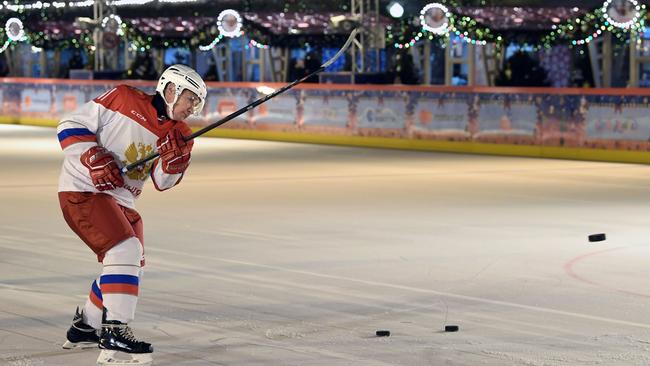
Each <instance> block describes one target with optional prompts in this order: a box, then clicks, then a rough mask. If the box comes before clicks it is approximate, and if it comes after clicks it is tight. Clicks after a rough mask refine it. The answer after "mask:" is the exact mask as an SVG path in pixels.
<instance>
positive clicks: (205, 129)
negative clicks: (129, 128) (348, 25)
mask: <svg viewBox="0 0 650 366" xmlns="http://www.w3.org/2000/svg"><path fill="white" fill-rule="evenodd" d="M358 32H359V31H358V30H357V29H355V30H353V31H352V34H350V36H349V37H348V40H347V41H346V42H345V44H344V45H343V47H341V49H340V50H339V52H338V53H336V55H334V57H332V58H331V59H329V60H328V61H327V62H325V63H324V64H322V65H321V66H320V67H319V68H318V69H316V70H315V71H313V72H311V73H310V74H308V75H305V76H303V77H302V78H300V79H298V80H295V81H293V82H292V83H290V84H288V85H285V86H283V87H282V88H280V89H278V90H276V91H274V92H273V93H271V94H269V95H267V96H265V97H263V98H260V99H258V100H256V101H254V102H253V103H251V104H249V105H247V106H245V107H243V108H241V109H239V110H238V111H235V112H233V113H231V114H229V115H227V116H226V117H224V118H222V119H220V120H218V121H217V122H214V123H212V124H209V125H207V126H205V127H203V128H202V129H200V130H198V131H196V132H194V133H192V134H191V135H189V136H185V137H184V138H183V139H184V140H185V141H190V140H192V139H194V138H196V137H199V136H201V135H203V134H204V133H206V132H208V131H210V130H212V129H214V128H217V127H219V126H221V125H222V124H224V123H226V122H228V121H230V120H232V119H233V118H237V117H238V116H240V115H242V114H244V113H246V112H248V111H250V110H251V109H253V108H255V107H257V106H258V105H260V104H262V103H264V102H266V101H267V100H269V99H271V98H274V97H276V96H278V95H279V94H282V93H284V92H285V91H287V90H289V89H291V88H293V87H294V86H296V85H298V84H300V83H302V82H304V81H305V80H307V79H309V78H310V77H312V76H314V75H316V74H318V73H320V72H322V71H323V70H325V69H326V68H328V67H329V66H330V65H331V64H332V63H333V62H334V61H335V60H336V59H337V58H339V56H341V55H342V54H343V53H344V52H345V50H346V49H347V48H348V47H349V46H350V44H351V43H352V40H353V39H354V37H355V36H356V34H357V33H358ZM158 156H160V154H159V153H157V152H156V153H153V154H151V155H149V156H147V157H145V158H143V159H141V160H138V161H136V162H135V163H131V164H129V165H126V166H124V167H123V168H122V173H126V172H128V171H129V170H132V169H133V168H136V167H138V166H140V165H142V164H144V163H146V162H148V161H151V160H153V159H155V158H157V157H158Z"/></svg>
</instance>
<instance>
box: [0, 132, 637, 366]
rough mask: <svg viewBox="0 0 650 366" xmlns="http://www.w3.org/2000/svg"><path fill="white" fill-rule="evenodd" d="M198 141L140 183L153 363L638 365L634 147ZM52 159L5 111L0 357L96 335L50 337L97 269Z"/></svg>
mask: <svg viewBox="0 0 650 366" xmlns="http://www.w3.org/2000/svg"><path fill="white" fill-rule="evenodd" d="M195 146H196V147H195V149H194V152H193V160H192V166H191V167H190V169H189V171H188V174H187V175H186V177H185V178H184V180H183V182H182V183H181V185H180V186H178V187H176V188H175V189H172V190H171V191H167V192H164V193H159V192H157V191H155V189H154V188H153V186H152V185H151V184H150V183H149V184H147V189H146V190H145V192H144V193H143V195H142V197H141V199H140V200H139V202H138V210H139V212H140V213H141V214H142V216H143V218H144V223H145V247H146V253H147V266H146V267H145V274H144V278H143V280H142V284H141V287H140V302H139V306H138V311H137V315H136V320H135V321H134V322H133V323H132V325H133V327H134V329H135V334H136V336H138V337H140V338H142V339H144V340H147V341H150V342H152V343H153V344H154V347H155V353H154V358H155V363H154V364H155V365H160V366H161V365H179V366H180V365H183V366H190V365H192V366H195V365H246V366H252V365H315V366H332V365H354V366H357V365H359V366H383V365H409V366H411V365H529V366H537V365H539V366H541V365H648V364H650V287H649V285H648V283H649V277H650V276H649V274H650V225H649V223H650V170H649V168H648V167H647V166H642V165H632V164H612V163H595V162H580V161H562V160H544V159H527V158H512V157H492V156H473V155H461V154H438V153H425V152H408V151H395V150H380V149H362V148H347V147H332V146H319V145H304V144H291V143H276V142H260V141H243V140H225V139H199V140H198V141H197V143H196V145H195ZM61 160H62V153H61V151H60V148H59V146H58V142H57V141H56V137H55V130H53V129H47V128H35V127H16V126H0V172H1V173H0V203H1V206H0V207H1V208H0V365H20V366H27V365H61V366H77V365H79V366H81V365H84V366H89V365H94V362H95V359H96V358H97V355H98V351H97V350H85V351H66V350H62V349H61V345H62V343H63V341H64V337H65V331H66V330H67V328H68V326H69V324H70V320H71V319H72V316H73V314H74V309H75V307H76V306H77V305H81V304H83V302H84V301H85V298H86V296H87V293H88V290H89V286H90V283H91V281H92V280H93V279H94V278H95V277H96V276H97V275H98V274H99V272H100V270H101V268H100V265H99V264H98V263H97V262H96V260H95V258H94V255H93V254H92V253H91V251H90V250H89V249H87V248H86V246H85V245H84V244H83V243H82V242H81V241H80V240H79V239H78V238H77V237H76V236H75V235H74V233H72V231H71V230H70V229H69V228H68V227H67V225H66V224H65V222H64V221H63V218H62V216H61V213H60V210H59V205H58V200H57V195H56V192H57V179H58V174H59V168H60V163H61ZM601 232H603V233H606V234H607V240H606V241H604V242H600V243H590V242H588V241H587V235H589V234H593V233H601ZM445 324H453V325H458V326H460V331H459V332H457V333H445V332H443V331H442V329H443V327H444V325H445ZM379 329H387V330H390V331H391V332H392V334H391V336H390V337H388V338H377V337H375V331H376V330H379Z"/></svg>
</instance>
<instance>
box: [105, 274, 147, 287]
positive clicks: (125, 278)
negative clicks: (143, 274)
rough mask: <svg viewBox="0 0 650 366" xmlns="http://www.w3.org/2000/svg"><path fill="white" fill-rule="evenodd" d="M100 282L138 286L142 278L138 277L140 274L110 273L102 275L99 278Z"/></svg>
mask: <svg viewBox="0 0 650 366" xmlns="http://www.w3.org/2000/svg"><path fill="white" fill-rule="evenodd" d="M99 283H100V284H102V285H108V284H112V283H123V284H127V285H136V286H138V285H139V284H140V279H139V278H138V276H131V275H121V274H110V275H102V277H101V278H100V280H99Z"/></svg>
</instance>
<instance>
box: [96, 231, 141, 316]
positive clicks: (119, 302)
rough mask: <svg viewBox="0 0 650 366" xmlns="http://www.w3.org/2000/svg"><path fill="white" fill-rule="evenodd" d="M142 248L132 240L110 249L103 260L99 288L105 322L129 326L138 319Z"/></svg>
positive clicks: (135, 240)
mask: <svg viewBox="0 0 650 366" xmlns="http://www.w3.org/2000/svg"><path fill="white" fill-rule="evenodd" d="M141 259H142V245H140V241H139V240H138V239H137V238H135V237H132V238H129V239H127V240H125V241H123V242H121V243H120V244H118V245H116V246H114V247H113V248H111V249H110V250H109V251H108V252H106V255H105V257H104V261H103V263H104V270H103V271H102V275H101V276H100V279H99V287H100V289H101V294H102V297H103V306H104V308H106V311H107V313H106V320H119V321H120V322H123V323H129V322H130V321H132V320H133V318H134V317H135V308H136V305H137V303H138V291H139V285H140V260H141Z"/></svg>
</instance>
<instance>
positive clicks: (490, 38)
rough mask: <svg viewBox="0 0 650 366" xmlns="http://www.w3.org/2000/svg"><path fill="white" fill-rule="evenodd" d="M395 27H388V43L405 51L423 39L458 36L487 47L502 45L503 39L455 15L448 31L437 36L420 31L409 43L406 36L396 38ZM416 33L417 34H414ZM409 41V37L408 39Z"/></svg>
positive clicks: (463, 40)
mask: <svg viewBox="0 0 650 366" xmlns="http://www.w3.org/2000/svg"><path fill="white" fill-rule="evenodd" d="M392 29H393V27H392V26H388V27H387V30H388V35H387V38H386V42H387V43H388V44H389V45H390V44H392V46H393V47H394V48H398V49H403V48H410V47H413V46H415V44H416V43H417V42H418V41H420V40H421V39H423V38H425V37H426V38H428V39H429V40H434V39H435V38H437V37H438V38H440V37H442V38H445V39H446V38H450V37H451V36H454V35H455V36H457V37H458V38H459V39H460V40H461V41H462V42H465V43H469V44H473V45H478V46H485V45H487V44H488V42H493V43H501V41H502V40H503V37H501V36H495V35H494V34H493V32H492V31H491V30H490V29H489V28H481V27H478V23H477V22H476V20H474V19H472V18H470V17H467V16H463V17H458V18H457V17H454V16H453V14H451V16H450V17H449V24H448V26H447V31H446V32H444V33H441V34H435V33H432V32H429V31H427V30H426V29H424V28H422V29H418V30H417V34H415V35H414V36H411V38H410V39H409V40H408V41H403V40H404V36H403V34H404V33H405V32H403V33H402V36H401V37H399V36H396V35H395V34H394V33H393V31H392ZM413 33H415V32H413ZM406 38H407V39H408V37H406Z"/></svg>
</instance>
